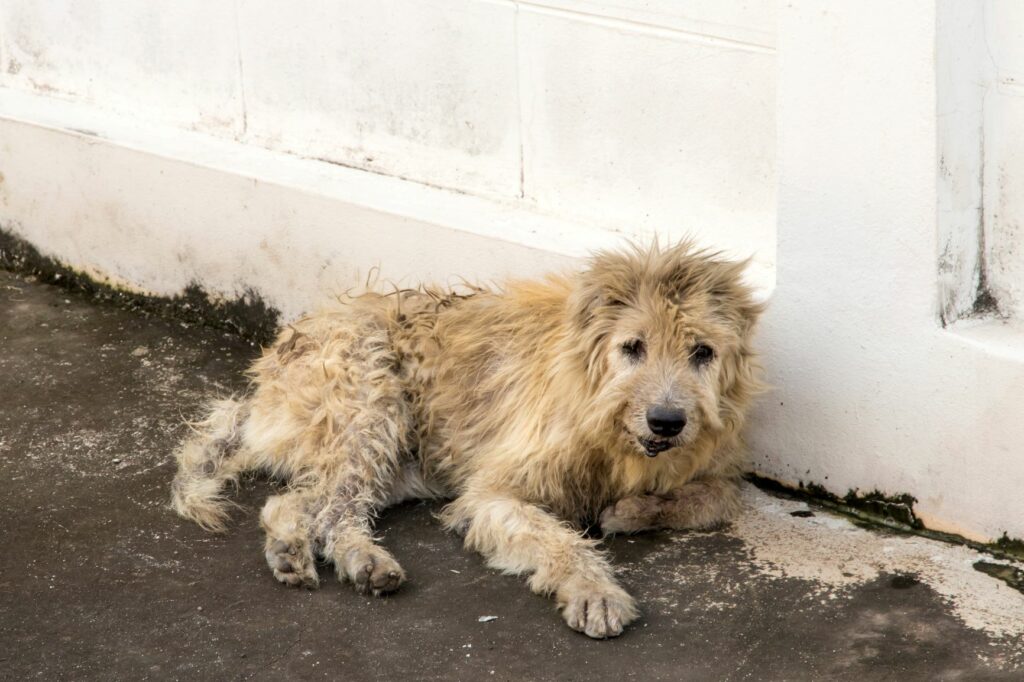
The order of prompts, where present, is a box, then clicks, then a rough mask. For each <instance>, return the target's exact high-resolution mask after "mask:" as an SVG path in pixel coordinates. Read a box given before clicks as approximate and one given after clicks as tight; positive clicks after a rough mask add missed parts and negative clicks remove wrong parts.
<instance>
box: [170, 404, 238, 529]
mask: <svg viewBox="0 0 1024 682" xmlns="http://www.w3.org/2000/svg"><path fill="white" fill-rule="evenodd" d="M247 413H248V405H247V404H246V403H245V402H243V401H240V400H236V399H235V398H228V399H226V400H217V401H214V402H213V403H211V405H210V407H209V411H208V412H207V414H206V418H205V419H203V420H202V421H199V422H193V423H190V424H189V426H190V427H191V428H192V433H191V434H189V436H188V437H187V438H186V439H185V441H184V442H183V443H182V444H181V446H180V447H179V448H178V450H177V451H176V452H175V453H174V457H175V459H176V460H177V462H178V473H177V474H176V475H175V476H174V483H172V484H171V506H172V507H174V510H175V511H176V512H178V514H180V515H181V516H183V517H185V518H186V519H191V520H192V521H195V522H196V523H198V524H199V525H200V526H202V527H203V528H205V529H207V530H211V531H217V532H219V531H223V530H224V529H225V527H226V522H227V520H228V516H229V509H230V506H231V503H230V502H229V501H228V500H227V499H226V498H225V497H224V488H225V486H227V485H228V484H229V483H235V482H236V481H237V480H238V475H239V473H241V472H242V471H243V470H244V468H245V463H244V459H245V458H244V456H243V453H242V452H240V450H241V440H242V438H241V427H242V425H243V424H244V423H245V419H246V417H247Z"/></svg>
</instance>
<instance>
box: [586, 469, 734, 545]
mask: <svg viewBox="0 0 1024 682" xmlns="http://www.w3.org/2000/svg"><path fill="white" fill-rule="evenodd" d="M741 507H742V505H741V503H740V494H739V486H738V485H737V483H736V481H735V480H733V479H731V478H711V479H707V480H701V481H692V482H690V483H687V484H686V485H684V486H682V487H680V488H677V489H675V490H673V491H671V492H670V493H668V494H667V495H664V496H659V495H635V496H633V497H624V498H622V499H621V500H619V501H618V502H616V503H615V504H613V505H611V506H610V507H607V508H606V509H605V510H604V511H603V512H601V532H602V533H603V534H604V535H613V534H615V533H637V532H639V531H643V530H653V529H655V528H674V529H679V530H682V529H707V528H713V527H715V526H718V525H721V524H723V523H728V522H729V521H731V520H732V519H733V518H735V517H736V515H737V514H738V513H739V511H740V509H741Z"/></svg>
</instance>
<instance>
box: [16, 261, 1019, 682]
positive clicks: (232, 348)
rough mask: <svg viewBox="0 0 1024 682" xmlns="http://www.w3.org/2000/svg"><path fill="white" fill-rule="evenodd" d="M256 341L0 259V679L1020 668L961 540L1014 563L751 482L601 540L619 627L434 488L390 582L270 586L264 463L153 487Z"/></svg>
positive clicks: (397, 533)
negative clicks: (450, 518)
mask: <svg viewBox="0 0 1024 682" xmlns="http://www.w3.org/2000/svg"><path fill="white" fill-rule="evenodd" d="M253 353H254V351H253V349H252V348H251V347H250V346H249V345H248V344H246V343H244V342H241V341H239V340H238V339H237V338H235V337H233V336H230V335H225V334H223V333H220V332H217V331H212V330H209V329H205V328H200V327H195V326H187V325H183V324H181V323H179V322H175V321H169V320H166V319H162V318H159V317H152V316H145V315H141V314H138V313H132V312H129V311H125V310H121V309H118V308H115V307H112V306H109V305H103V304H100V303H97V302H95V301H92V300H90V299H89V298H88V297H87V296H84V295H81V294H71V293H69V292H67V291H64V290H62V289H59V288H56V287H53V286H50V285H45V284H41V283H38V282H32V281H29V280H26V279H23V278H20V277H18V276H15V275H12V274H9V273H5V272H2V271H0V477H2V481H3V486H2V488H0V546H2V547H3V560H2V565H3V567H4V569H5V570H4V571H3V573H2V574H0V613H2V618H0V671H2V672H0V678H5V679H19V680H20V679H47V680H50V679H74V680H89V679H103V680H109V679H133V680H143V679H159V680H163V679H171V680H173V679H182V680H197V679H203V680H205V679H257V680H259V679H268V680H269V679H273V680H281V679H300V680H301V679H345V680H397V679H415V680H480V679H484V680H488V679H492V680H605V679H608V680H632V679H636V680H645V681H649V680H901V681H906V680H998V679H1006V680H1019V679H1022V678H1024V668H1022V666H1024V656H1022V653H1021V649H1022V644H1021V633H1022V631H1024V595H1022V594H1021V593H1020V592H1018V591H1017V590H1015V589H1014V588H1013V587H1011V586H1010V585H1008V584H1007V583H1005V582H1003V581H1002V580H999V579H997V578H994V577H992V576H991V575H988V574H986V573H983V572H980V571H978V570H975V568H974V563H975V562H977V561H986V562H989V563H994V564H995V565H996V566H1006V568H1005V570H1003V569H990V572H991V573H1002V574H1006V575H1018V574H1016V573H1013V571H1014V570H1017V569H1015V568H1014V567H1012V566H1010V565H1008V564H1006V563H1005V562H1000V561H997V560H993V559H992V558H991V557H986V556H984V555H981V554H978V553H976V552H974V551H971V550H968V549H966V548H962V547H954V546H949V545H943V544H940V543H936V542H933V541H930V540H925V539H922V538H913V537H906V536H901V535H894V534H888V533H877V532H871V531H866V530H863V529H860V528H857V527H855V526H854V525H852V524H851V523H850V522H849V521H848V520H846V519H845V518H841V517H837V516H835V515H834V514H832V513H830V512H828V511H826V510H822V509H817V508H815V509H813V512H812V508H809V507H808V506H807V505H806V504H805V503H803V502H798V501H793V500H786V499H781V498H776V497H773V496H771V495H769V494H767V493H765V492H763V491H760V490H757V489H755V488H747V489H746V490H745V492H744V495H745V497H746V500H747V504H748V507H749V511H748V512H747V513H746V514H745V515H744V517H743V519H741V520H740V521H739V522H738V523H737V524H734V526H733V527H732V528H730V529H728V530H725V531H721V532H715V533H667V532H663V533H652V534H648V535H642V536H637V537H634V538H617V539H615V540H613V541H611V542H609V543H608V547H609V550H610V551H611V553H612V555H613V557H614V561H615V564H616V565H617V566H618V568H619V570H620V574H621V578H622V582H623V584H624V585H625V586H626V587H627V589H629V590H630V591H631V592H632V593H633V594H634V595H636V597H637V598H638V600H639V601H640V604H641V606H642V608H643V611H644V615H643V617H642V619H641V620H640V621H639V622H638V623H637V624H636V625H634V626H632V627H631V628H629V629H628V630H627V631H626V633H625V634H624V635H623V636H622V637H620V638H618V639H615V640H609V641H604V642H600V641H592V640H589V639H588V638H586V637H584V636H582V635H579V634H577V633H575V632H572V631H570V630H569V629H568V628H566V627H565V626H564V625H563V623H562V621H561V618H560V617H559V616H558V614H557V612H556V611H555V609H554V607H553V605H552V603H551V602H550V601H548V600H546V599H542V598H540V597H537V596H534V595H532V594H530V593H529V591H528V590H527V589H526V588H525V587H524V586H523V584H522V581H521V580H519V579H517V578H513V577H508V576H503V575H501V574H499V573H496V572H495V571H492V570H490V569H488V568H487V567H485V566H484V565H483V563H482V562H481V560H480V559H479V558H478V557H477V556H475V555H473V554H469V553H467V552H465V551H464V550H463V549H462V548H461V546H460V542H459V540H458V539H457V538H455V537H453V536H452V535H450V534H447V533H445V532H443V531H442V530H441V529H440V527H439V525H438V523H437V522H436V521H435V520H434V518H433V514H434V513H436V512H437V510H438V506H437V505H427V504H407V505H403V506H400V507H397V508H395V509H392V510H390V511H388V512H387V513H386V514H385V515H384V516H383V518H382V519H381V521H380V523H379V525H378V529H379V531H380V534H381V535H382V536H383V538H384V543H385V544H386V545H387V546H388V547H389V548H390V549H391V550H392V551H393V552H394V553H395V555H396V557H397V558H398V559H399V561H401V562H402V565H403V566H404V567H405V568H406V569H407V570H408V572H409V574H410V583H409V584H408V585H406V586H405V587H403V589H402V590H401V591H400V592H399V593H397V594H396V595H394V596H391V597H389V598H386V599H372V598H367V597H361V596H359V595H357V594H355V593H354V592H353V591H352V590H351V589H349V588H348V587H347V586H345V585H341V584H339V583H337V582H336V581H334V580H330V579H325V580H323V587H322V588H321V589H320V590H318V591H315V592H308V591H303V590H295V589H289V588H286V587H284V586H282V585H280V584H278V583H277V582H275V581H274V579H273V578H272V577H271V575H270V573H269V572H268V570H267V568H266V566H265V564H264V560H263V557H262V552H261V542H262V540H261V537H260V532H259V529H258V527H257V521H256V510H257V509H258V507H259V505H260V504H261V502H262V500H263V499H264V498H265V496H266V495H267V494H268V493H270V492H271V491H272V490H273V487H274V486H273V484H272V483H271V482H268V481H262V480H251V481H246V482H244V483H243V484H242V486H241V488H240V490H239V494H238V496H237V497H236V499H237V501H238V502H239V503H240V505H241V507H240V509H239V510H238V512H237V513H236V514H235V517H234V519H233V524H232V527H231V529H230V531H229V532H228V533H226V534H223V535H211V534H209V533H205V532H203V531H202V530H201V529H199V528H198V527H196V526H194V525H192V524H189V523H186V522H184V521H182V520H180V519H178V518H177V517H176V516H175V515H174V514H173V513H172V512H171V511H170V509H169V508H168V506H167V496H168V489H169V484H170V480H171V476H172V473H173V467H172V465H171V462H170V452H171V450H172V448H173V446H174V444H175V443H176V442H177V441H178V439H179V438H180V437H181V436H182V434H183V433H184V428H185V427H184V426H183V425H182V419H183V417H191V416H195V415H196V414H197V408H198V405H199V402H200V401H201V400H202V399H203V397H204V396H207V395H210V394H214V393H229V392H231V391H237V390H240V389H242V388H243V387H244V380H243V379H242V375H241V372H242V369H243V368H244V367H245V366H246V364H247V363H248V361H249V360H250V359H251V358H252V356H253ZM805 512H812V515H809V514H807V513H805ZM329 575H330V573H329V568H328V567H321V576H322V577H324V578H326V577H327V576H329ZM489 616H497V618H493V619H489V620H485V621H483V622H482V621H481V618H482V617H489Z"/></svg>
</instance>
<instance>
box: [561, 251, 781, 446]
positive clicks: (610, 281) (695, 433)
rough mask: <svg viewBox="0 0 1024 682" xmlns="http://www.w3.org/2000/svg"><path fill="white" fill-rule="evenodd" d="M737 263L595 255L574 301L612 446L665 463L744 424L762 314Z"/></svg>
mask: <svg viewBox="0 0 1024 682" xmlns="http://www.w3.org/2000/svg"><path fill="white" fill-rule="evenodd" d="M742 269H743V265H742V264H740V263H731V262H728V261H722V260H718V259H715V258H712V257H709V256H706V255H704V254H700V253H694V252H693V251H692V250H690V249H689V248H688V247H687V246H685V245H683V246H679V247H676V248H673V249H667V250H658V249H652V250H650V251H640V250H634V251H633V252H631V253H626V254H621V253H619V254H602V255H600V256H597V257H596V258H595V259H594V261H593V262H592V264H591V267H590V269H589V270H588V271H587V272H586V273H585V274H584V276H583V277H582V279H581V286H580V291H579V292H578V294H579V295H578V296H577V298H576V302H577V306H578V308H577V313H578V315H579V319H578V322H579V324H580V329H581V333H582V334H583V335H584V337H585V338H586V339H587V341H588V343H589V345H588V350H589V353H590V354H589V357H588V365H589V367H588V371H589V372H590V374H591V376H592V380H593V381H595V382H596V383H597V384H598V385H599V387H598V391H599V393H600V394H601V401H600V402H601V403H602V404H604V405H607V406H608V408H609V409H608V412H607V418H606V419H605V420H604V428H606V429H612V430H613V433H610V434H608V437H609V438H610V439H612V440H613V441H614V442H615V443H616V446H617V447H616V449H617V450H619V451H624V452H626V453H630V454H642V455H646V456H648V457H656V456H658V455H659V454H660V453H666V455H665V456H672V455H673V454H674V453H675V452H680V451H682V450H685V449H686V448H687V447H688V446H690V445H692V444H693V443H694V442H695V441H697V440H698V439H699V438H701V437H703V436H707V435H709V434H710V435H716V434H721V433H722V432H725V431H729V432H732V433H735V432H736V431H738V430H739V428H740V426H741V425H742V421H743V417H744V413H745V411H746V406H747V403H748V402H749V398H750V396H751V395H752V393H753V392H754V391H755V390H756V388H757V381H756V379H755V377H754V367H753V354H752V352H751V349H750V345H749V341H750V336H751V333H752V329H753V326H754V323H755V321H756V319H757V317H758V315H759V313H760V311H761V307H760V305H758V304H757V303H755V302H754V301H753V300H752V298H751V296H750V290H749V289H748V288H747V287H746V286H745V285H743V284H742V283H741V281H740V275H741V273H742Z"/></svg>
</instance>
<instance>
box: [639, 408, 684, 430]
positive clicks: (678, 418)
mask: <svg viewBox="0 0 1024 682" xmlns="http://www.w3.org/2000/svg"><path fill="white" fill-rule="evenodd" d="M647 426H648V427H649V428H650V429H651V433H653V434H654V435H655V436H662V437H664V438H671V437H672V436H678V435H679V432H680V431H682V430H683V427H685V426H686V413H685V412H683V411H682V410H680V409H679V408H676V407H668V406H667V405H656V406H654V407H652V408H649V409H648V410H647Z"/></svg>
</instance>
